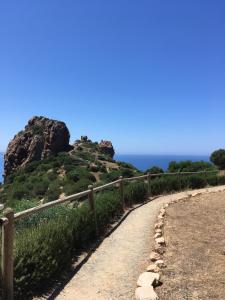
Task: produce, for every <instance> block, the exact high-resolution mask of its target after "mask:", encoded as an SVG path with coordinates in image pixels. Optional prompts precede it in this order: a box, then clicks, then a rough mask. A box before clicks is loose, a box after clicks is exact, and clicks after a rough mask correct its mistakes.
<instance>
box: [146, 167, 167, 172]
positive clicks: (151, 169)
mask: <svg viewBox="0 0 225 300" xmlns="http://www.w3.org/2000/svg"><path fill="white" fill-rule="evenodd" d="M145 173H149V174H159V173H164V171H163V169H162V168H160V167H157V166H153V167H151V168H150V169H147V170H146V171H145Z"/></svg>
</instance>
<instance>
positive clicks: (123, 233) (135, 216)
mask: <svg viewBox="0 0 225 300" xmlns="http://www.w3.org/2000/svg"><path fill="white" fill-rule="evenodd" d="M217 189H218V187H217ZM204 190H206V189H204ZM204 190H203V189H202V190H199V192H201V191H204ZM209 190H215V191H216V188H210V189H209ZM191 193H192V194H193V195H194V194H197V193H198V191H193V192H191ZM187 195H188V193H187V192H182V193H178V194H173V195H168V196H164V197H160V198H158V199H155V200H154V201H151V202H149V203H147V204H145V205H143V206H141V207H139V208H137V209H136V210H134V211H133V212H131V213H130V215H128V217H127V218H126V219H125V220H124V221H123V223H122V224H121V225H120V226H119V227H118V228H117V229H116V230H115V231H114V232H113V233H112V234H111V235H110V236H109V237H108V238H106V239H105V240H104V241H103V243H102V244H101V245H100V246H99V248H98V249H97V250H96V251H95V252H94V253H93V254H92V256H91V257H90V258H89V260H88V261H87V262H86V263H85V264H84V265H83V266H82V268H81V269H80V270H79V271H78V272H77V274H76V275H75V276H74V277H73V278H72V279H71V281H70V282H69V283H68V284H67V285H66V286H65V288H64V289H63V290H62V292H61V293H60V294H59V295H58V296H57V297H56V299H57V300H72V299H73V300H87V299H88V300H131V299H134V291H135V288H136V281H137V278H138V276H139V275H140V273H142V272H143V270H145V268H146V266H147V265H148V256H149V253H150V251H151V249H152V248H153V234H154V223H155V219H156V217H157V215H158V212H159V209H160V208H161V206H162V204H164V203H168V202H169V201H172V200H175V199H179V198H184V197H185V196H187ZM189 195H190V192H189Z"/></svg>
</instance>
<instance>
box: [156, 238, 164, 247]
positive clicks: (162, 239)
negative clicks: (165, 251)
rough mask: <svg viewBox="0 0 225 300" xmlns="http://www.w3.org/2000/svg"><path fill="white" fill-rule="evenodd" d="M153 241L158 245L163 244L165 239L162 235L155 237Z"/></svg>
mask: <svg viewBox="0 0 225 300" xmlns="http://www.w3.org/2000/svg"><path fill="white" fill-rule="evenodd" d="M155 242H156V243H157V244H159V245H165V244H166V243H165V239H164V238H163V237H159V238H156V239H155Z"/></svg>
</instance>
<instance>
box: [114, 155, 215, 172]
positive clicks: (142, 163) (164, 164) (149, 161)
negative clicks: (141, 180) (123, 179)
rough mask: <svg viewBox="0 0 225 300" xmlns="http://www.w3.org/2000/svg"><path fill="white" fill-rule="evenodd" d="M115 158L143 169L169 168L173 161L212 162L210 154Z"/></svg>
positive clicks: (123, 156) (119, 156) (125, 156)
mask: <svg viewBox="0 0 225 300" xmlns="http://www.w3.org/2000/svg"><path fill="white" fill-rule="evenodd" d="M114 159H115V160H118V161H124V162H127V163H131V164H132V165H134V166H135V167H136V168H137V169H139V170H141V171H146V170H147V169H149V168H151V167H153V166H157V167H160V168H162V169H163V170H164V171H166V170H167V168H168V165H169V163H170V162H171V161H177V162H179V161H182V160H191V161H201V160H202V161H206V162H210V160H209V156H208V155H171V154H166V155H163V154H161V155H157V154H116V155H115V157H114Z"/></svg>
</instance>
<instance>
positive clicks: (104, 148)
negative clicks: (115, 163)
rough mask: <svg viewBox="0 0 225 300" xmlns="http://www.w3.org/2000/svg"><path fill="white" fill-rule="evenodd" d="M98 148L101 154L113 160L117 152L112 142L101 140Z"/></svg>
mask: <svg viewBox="0 0 225 300" xmlns="http://www.w3.org/2000/svg"><path fill="white" fill-rule="evenodd" d="M98 147H99V151H100V152H101V153H103V154H106V155H109V156H110V157H111V158H113V156H114V154H115V151H114V148H113V145H112V143H111V142H110V141H103V140H101V142H100V143H99V145H98Z"/></svg>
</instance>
